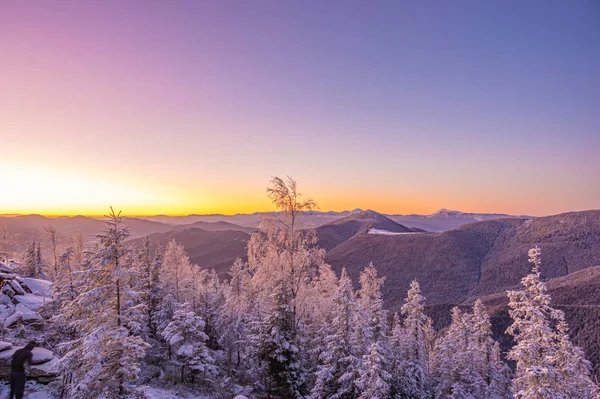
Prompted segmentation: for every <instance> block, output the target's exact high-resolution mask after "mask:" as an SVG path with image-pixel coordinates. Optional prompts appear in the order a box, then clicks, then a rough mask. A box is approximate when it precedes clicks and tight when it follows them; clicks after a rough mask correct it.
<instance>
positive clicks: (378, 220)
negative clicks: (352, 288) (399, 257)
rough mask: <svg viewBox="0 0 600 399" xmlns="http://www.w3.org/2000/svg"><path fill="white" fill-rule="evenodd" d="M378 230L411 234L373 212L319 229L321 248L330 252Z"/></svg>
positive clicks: (357, 215) (357, 214) (354, 215)
mask: <svg viewBox="0 0 600 399" xmlns="http://www.w3.org/2000/svg"><path fill="white" fill-rule="evenodd" d="M372 229H376V230H379V231H382V232H391V233H409V232H412V230H411V229H409V228H408V227H405V226H402V225H401V224H398V223H396V222H394V221H393V220H391V219H389V218H387V217H385V216H383V215H381V214H379V213H377V212H374V211H371V210H368V211H361V212H358V213H354V214H351V215H349V216H346V217H344V218H341V219H337V220H335V221H333V222H329V223H326V224H324V225H323V226H320V227H317V228H316V232H317V237H318V239H319V246H321V247H322V248H324V249H325V250H326V251H330V250H331V249H333V248H335V247H336V246H338V245H340V244H342V243H343V242H345V241H347V240H349V239H350V238H352V237H353V236H355V235H357V234H360V233H368V232H369V230H372Z"/></svg>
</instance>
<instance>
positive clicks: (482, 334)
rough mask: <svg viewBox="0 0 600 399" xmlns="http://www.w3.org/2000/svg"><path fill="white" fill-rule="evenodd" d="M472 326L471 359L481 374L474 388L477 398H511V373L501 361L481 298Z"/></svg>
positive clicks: (476, 307)
mask: <svg viewBox="0 0 600 399" xmlns="http://www.w3.org/2000/svg"><path fill="white" fill-rule="evenodd" d="M471 327H472V336H471V337H470V342H469V348H468V349H469V355H468V357H469V358H470V359H471V364H472V365H473V368H474V370H475V371H476V373H477V374H478V377H477V379H476V381H477V384H480V385H479V386H474V387H473V394H474V396H475V397H476V398H478V399H500V398H507V397H509V396H510V394H511V393H510V379H509V377H508V374H509V370H508V367H507V366H506V365H505V364H504V362H502V359H500V353H499V346H498V343H497V342H495V341H494V340H493V339H492V331H491V323H490V317H489V315H488V314H487V312H486V311H485V307H484V305H483V302H482V301H481V300H479V299H478V300H477V301H476V302H475V305H474V306H473V316H472V323H471Z"/></svg>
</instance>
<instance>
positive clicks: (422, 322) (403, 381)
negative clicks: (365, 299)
mask: <svg viewBox="0 0 600 399" xmlns="http://www.w3.org/2000/svg"><path fill="white" fill-rule="evenodd" d="M401 311H402V315H403V316H404V327H403V328H401V327H400V325H399V320H398V319H396V321H395V324H396V325H395V326H394V329H393V334H392V337H393V341H395V344H394V346H395V347H396V348H397V350H396V353H395V354H394V355H395V356H396V357H397V358H399V361H398V360H397V361H396V362H397V363H398V367H397V368H396V370H395V375H394V382H395V384H394V391H395V392H397V397H410V398H424V397H425V396H426V395H427V387H428V375H429V366H428V357H429V354H428V351H427V338H428V335H429V334H431V331H430V328H431V326H430V321H429V319H428V317H427V316H426V315H425V297H424V296H423V295H422V294H421V287H420V286H419V283H418V282H417V281H416V280H415V281H412V282H411V284H410V289H409V290H408V293H407V297H406V299H405V303H404V304H403V305H402V308H401ZM398 350H400V351H401V352H400V353H398V352H397V351H398Z"/></svg>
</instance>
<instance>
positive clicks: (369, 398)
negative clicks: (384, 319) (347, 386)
mask: <svg viewBox="0 0 600 399" xmlns="http://www.w3.org/2000/svg"><path fill="white" fill-rule="evenodd" d="M384 352H385V348H383V347H382V345H381V341H375V342H373V343H372V344H371V347H370V348H369V353H368V354H367V355H365V356H364V365H363V367H362V370H361V371H362V373H361V375H360V377H359V378H358V380H357V381H356V385H357V386H358V388H359V390H360V396H359V397H358V398H359V399H386V398H389V396H390V392H391V385H390V380H391V379H392V375H391V374H390V373H389V371H388V369H389V364H388V362H387V356H386V354H385V353H384Z"/></svg>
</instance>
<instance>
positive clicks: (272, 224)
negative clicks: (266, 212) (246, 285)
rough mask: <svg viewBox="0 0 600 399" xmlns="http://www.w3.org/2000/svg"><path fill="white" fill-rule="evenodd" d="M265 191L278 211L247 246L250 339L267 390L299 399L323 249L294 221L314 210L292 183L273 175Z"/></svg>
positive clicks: (303, 378)
mask: <svg viewBox="0 0 600 399" xmlns="http://www.w3.org/2000/svg"><path fill="white" fill-rule="evenodd" d="M271 184H272V185H271V187H269V188H268V189H267V192H268V194H269V198H270V199H271V200H272V202H273V204H274V205H275V206H276V208H277V209H278V210H279V211H280V212H279V213H278V214H273V215H272V218H271V219H269V220H268V221H265V223H262V224H261V231H260V232H258V233H254V234H253V235H252V237H251V238H250V242H249V244H248V264H249V270H250V272H251V273H252V279H251V286H252V289H253V290H255V291H256V292H257V294H258V295H257V304H256V312H257V314H258V315H261V316H260V317H258V316H257V322H256V323H255V324H254V328H253V332H252V335H251V336H252V339H253V341H254V342H256V347H257V348H258V349H257V351H256V353H255V354H256V356H257V357H258V360H260V362H261V363H260V364H261V365H262V366H263V375H264V377H265V383H266V385H267V386H266V388H267V390H268V391H269V392H271V393H279V394H283V395H287V397H298V396H301V395H302V394H303V391H304V388H305V384H306V381H307V378H308V375H307V374H308V372H307V370H306V368H305V365H306V364H307V362H306V358H307V356H308V354H307V352H308V351H307V348H306V346H307V342H306V334H304V332H305V330H306V329H307V326H306V324H305V322H304V319H306V318H308V316H306V317H304V316H305V315H306V312H307V311H308V310H309V309H310V302H311V298H310V297H308V296H307V294H309V293H311V292H313V291H312V290H311V289H310V287H311V285H312V284H311V282H312V281H313V279H314V278H315V277H316V276H317V274H318V270H319V267H320V265H322V264H323V263H324V251H323V250H322V249H320V248H318V247H316V245H315V243H316V234H315V232H314V231H310V230H299V229H298V227H297V219H298V217H299V216H300V215H301V214H302V213H303V212H304V211H308V210H311V209H313V208H315V207H316V204H315V202H314V201H313V200H311V199H304V200H303V199H302V198H301V194H300V193H298V191H297V185H296V182H295V181H294V180H293V179H292V178H289V177H288V179H287V181H284V180H283V179H280V178H278V177H274V178H273V179H272V180H271Z"/></svg>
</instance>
